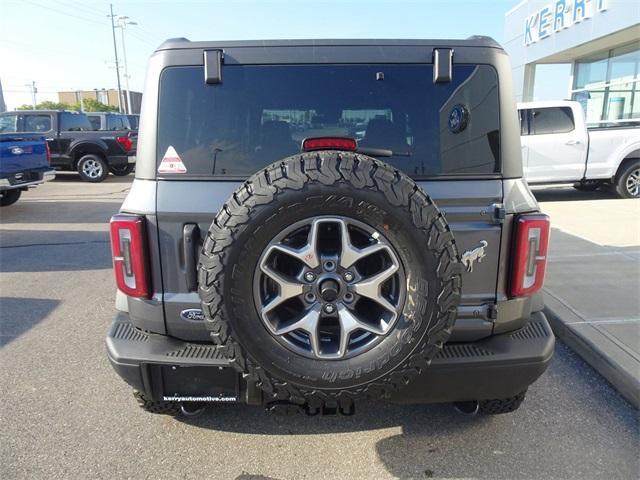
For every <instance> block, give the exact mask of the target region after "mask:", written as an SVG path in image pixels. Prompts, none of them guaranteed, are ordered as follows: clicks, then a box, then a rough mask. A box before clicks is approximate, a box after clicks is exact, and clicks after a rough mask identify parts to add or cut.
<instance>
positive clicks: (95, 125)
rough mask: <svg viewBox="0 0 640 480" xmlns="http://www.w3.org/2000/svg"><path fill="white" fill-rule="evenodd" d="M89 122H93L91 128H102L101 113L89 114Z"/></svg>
mask: <svg viewBox="0 0 640 480" xmlns="http://www.w3.org/2000/svg"><path fill="white" fill-rule="evenodd" d="M87 118H89V122H91V128H92V129H93V130H100V116H99V115H87Z"/></svg>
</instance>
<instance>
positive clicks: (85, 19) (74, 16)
mask: <svg viewBox="0 0 640 480" xmlns="http://www.w3.org/2000/svg"><path fill="white" fill-rule="evenodd" d="M23 1H24V2H25V3H28V4H29V5H33V6H35V7H39V8H43V9H45V10H50V11H52V12H55V13H58V14H60V15H65V16H67V17H72V18H76V19H78V20H83V21H85V22H89V23H94V24H96V25H102V26H107V24H106V23H105V22H100V21H98V20H94V19H92V18H87V17H81V16H78V15H74V14H72V13H68V12H65V11H62V10H58V9H55V8H51V7H49V6H46V5H40V4H39V3H35V2H33V1H30V0H23Z"/></svg>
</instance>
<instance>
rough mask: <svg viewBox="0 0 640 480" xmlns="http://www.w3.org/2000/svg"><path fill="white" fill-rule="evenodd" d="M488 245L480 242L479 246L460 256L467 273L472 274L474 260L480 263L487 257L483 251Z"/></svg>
mask: <svg viewBox="0 0 640 480" xmlns="http://www.w3.org/2000/svg"><path fill="white" fill-rule="evenodd" d="M487 245H489V244H488V243H487V241H486V240H480V246H478V247H476V248H473V249H471V250H467V251H466V252H464V253H463V254H462V264H463V265H464V266H465V267H467V272H469V273H471V272H473V262H475V261H476V260H477V261H478V263H480V262H482V259H483V258H484V257H486V256H487V253H486V252H485V251H484V249H485V248H486V247H487Z"/></svg>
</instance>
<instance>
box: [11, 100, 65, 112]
mask: <svg viewBox="0 0 640 480" xmlns="http://www.w3.org/2000/svg"><path fill="white" fill-rule="evenodd" d="M71 108H72V107H71V105H69V104H68V103H64V102H52V101H50V100H46V101H44V102H40V103H38V104H37V105H36V110H71ZM16 110H33V105H26V104H25V105H22V106H20V107H18V108H17V109H16Z"/></svg>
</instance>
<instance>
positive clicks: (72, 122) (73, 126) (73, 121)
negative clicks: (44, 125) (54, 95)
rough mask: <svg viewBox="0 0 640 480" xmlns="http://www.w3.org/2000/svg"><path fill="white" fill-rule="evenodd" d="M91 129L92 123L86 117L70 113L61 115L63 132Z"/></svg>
mask: <svg viewBox="0 0 640 480" xmlns="http://www.w3.org/2000/svg"><path fill="white" fill-rule="evenodd" d="M91 129H92V127H91V122H89V119H88V118H87V116H86V115H83V114H81V113H69V112H62V113H61V114H60V130H61V131H63V132H78V131H82V130H91Z"/></svg>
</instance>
